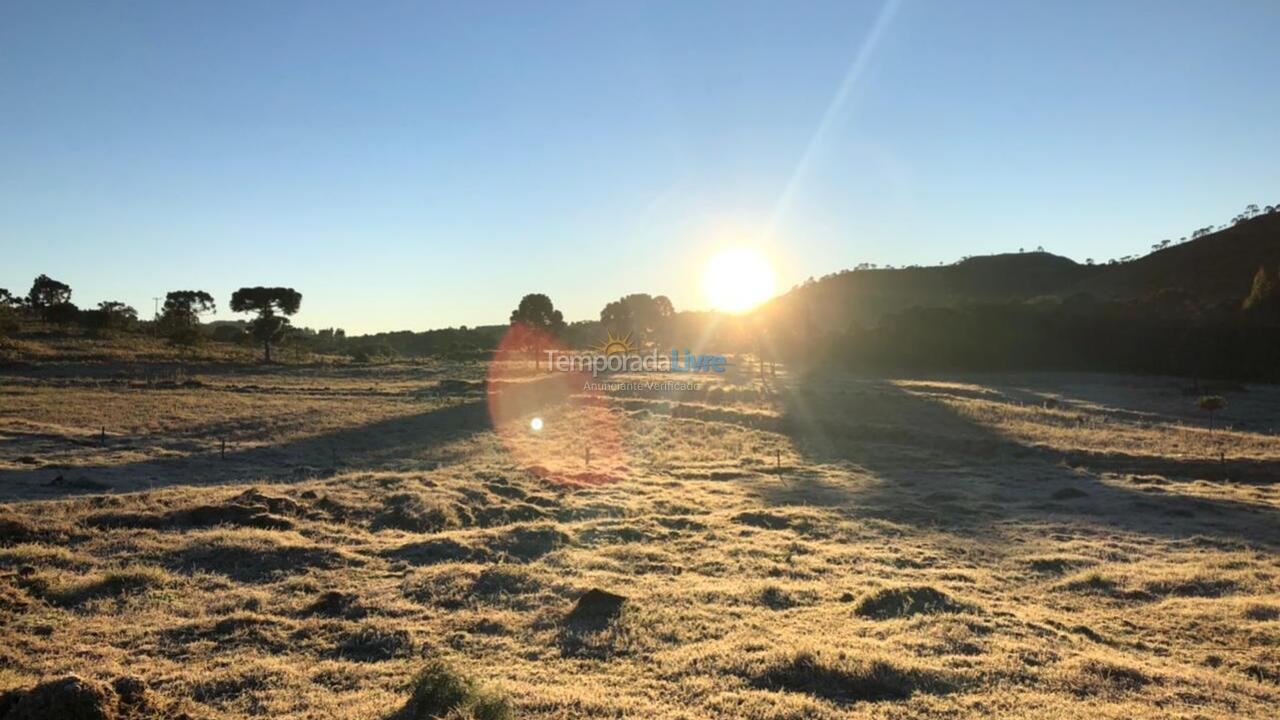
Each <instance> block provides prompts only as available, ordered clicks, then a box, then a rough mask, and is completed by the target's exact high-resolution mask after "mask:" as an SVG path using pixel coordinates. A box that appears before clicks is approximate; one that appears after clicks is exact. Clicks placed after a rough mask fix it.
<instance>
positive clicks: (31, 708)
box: [0, 675, 158, 720]
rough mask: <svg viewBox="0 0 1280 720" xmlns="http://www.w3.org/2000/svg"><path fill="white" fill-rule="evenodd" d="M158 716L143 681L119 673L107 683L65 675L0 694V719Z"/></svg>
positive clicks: (106, 719) (115, 719)
mask: <svg viewBox="0 0 1280 720" xmlns="http://www.w3.org/2000/svg"><path fill="white" fill-rule="evenodd" d="M150 717H158V715H157V708H156V701H155V698H154V696H153V695H152V694H151V691H150V690H149V689H148V688H147V686H146V684H145V683H144V682H142V681H141V680H139V679H137V678H133V677H119V678H116V679H115V680H114V681H112V682H111V683H110V684H107V683H103V682H98V681H95V680H88V679H85V678H81V677H78V676H76V675H68V676H66V677H63V678H59V679H57V680H51V681H49V682H46V683H43V684H40V685H37V686H35V687H34V688H32V689H30V690H26V691H22V690H18V691H11V692H8V693H5V694H4V695H3V696H0V720H50V719H51V718H58V720H128V719H134V718H150Z"/></svg>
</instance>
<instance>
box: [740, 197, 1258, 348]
mask: <svg viewBox="0 0 1280 720" xmlns="http://www.w3.org/2000/svg"><path fill="white" fill-rule="evenodd" d="M1262 266H1266V267H1268V268H1276V267H1280V213H1277V212H1272V213H1268V214H1265V215H1259V216H1257V217H1254V218H1251V219H1247V220H1241V221H1239V222H1237V223H1235V224H1233V225H1232V226H1230V227H1228V228H1226V229H1223V230H1220V231H1218V232H1216V233H1211V234H1207V235H1205V236H1203V237H1200V238H1197V239H1194V240H1191V241H1188V242H1185V243H1181V244H1178V245H1174V246H1172V247H1168V248H1165V249H1163V250H1159V251H1156V252H1153V253H1151V254H1149V255H1146V256H1144V257H1141V258H1137V259H1135V260H1130V261H1127V262H1119V263H1110V264H1107V265H1096V266H1095V265H1081V264H1080V263H1077V262H1075V261H1073V260H1071V259H1070V258H1066V257H1061V256H1059V255H1053V254H1051V253H1047V252H1029V253H1008V254H1002V255H988V256H982V257H973V258H967V259H965V260H963V261H961V262H958V263H955V264H953V265H946V266H939V267H911V268H900V269H893V268H885V269H857V270H846V271H843V272H839V273H835V274H833V275H828V276H826V277H823V278H822V279H820V280H816V281H810V282H807V283H805V284H803V285H800V286H797V287H796V288H794V289H792V290H791V291H790V292H788V293H786V294H784V295H782V296H780V297H778V298H777V299H775V300H774V301H772V302H770V303H769V304H767V305H766V306H764V308H762V309H761V311H760V314H761V315H762V316H763V317H765V318H790V319H792V320H793V321H794V319H796V318H800V319H801V321H807V322H808V323H811V324H813V325H816V326H818V327H821V328H823V329H825V330H828V331H840V330H845V329H847V328H849V327H850V326H851V325H864V326H865V325H874V324H876V323H877V322H878V321H879V319H880V318H881V317H882V316H884V315H885V314H888V313H894V312H899V311H901V310H905V309H907V308H911V307H916V306H924V307H931V306H932V307H942V306H956V305H964V304H968V303H984V302H1004V301H1011V300H1014V301H1016V300H1029V299H1032V298H1035V297H1039V296H1058V297H1067V296H1071V295H1076V294H1080V293H1087V294H1090V295H1094V296H1095V297H1097V298H1099V299H1139V298H1144V297H1147V296H1149V295H1151V294H1153V293H1156V292H1158V291H1160V290H1164V289H1180V290H1183V291H1186V292H1187V293H1189V294H1190V296H1191V298H1192V299H1193V300H1194V301H1196V302H1198V303H1200V304H1201V305H1206V306H1208V305H1218V304H1222V303H1226V304H1229V305H1238V303H1239V302H1240V301H1241V300H1242V299H1243V298H1244V296H1245V295H1246V294H1247V293H1248V291H1249V286H1250V282H1251V280H1252V278H1253V274H1254V273H1255V272H1257V270H1258V268H1259V267H1262Z"/></svg>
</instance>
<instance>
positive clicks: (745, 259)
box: [702, 248, 774, 313]
mask: <svg viewBox="0 0 1280 720" xmlns="http://www.w3.org/2000/svg"><path fill="white" fill-rule="evenodd" d="M702 291H703V292H704V293H706V295H707V300H709V301H710V302H711V306H712V307H713V308H715V309H716V310H721V311H723V312H728V313H742V312H746V311H748V310H750V309H752V308H754V307H755V306H757V305H759V304H760V303H762V302H764V301H765V300H768V299H769V298H771V297H773V292H774V277H773V268H771V267H769V263H768V261H766V260H765V259H764V258H763V257H761V256H760V253H757V252H756V251H754V250H750V249H748V248H733V249H731V250H724V251H722V252H720V253H719V254H717V255H716V256H715V257H712V258H711V261H710V262H708V263H707V269H706V272H704V273H703V275H702Z"/></svg>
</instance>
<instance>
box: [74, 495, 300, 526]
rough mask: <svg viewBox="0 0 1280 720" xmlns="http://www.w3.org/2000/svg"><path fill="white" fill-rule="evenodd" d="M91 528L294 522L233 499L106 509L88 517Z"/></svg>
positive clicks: (270, 524)
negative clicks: (155, 508)
mask: <svg viewBox="0 0 1280 720" xmlns="http://www.w3.org/2000/svg"><path fill="white" fill-rule="evenodd" d="M85 524H86V525H89V526H91V527H96V528H102V529H111V528H141V529H150V530H160V529H164V528H170V529H181V528H209V527H217V526H219V525H232V526H236V527H250V528H259V529H262V530H292V529H294V527H295V525H294V522H293V521H292V520H290V519H289V518H287V517H283V516H280V515H276V514H273V513H272V512H271V509H270V507H269V506H268V505H246V504H242V503H240V502H236V501H232V502H228V503H224V504H220V505H197V506H195V507H191V508H183V509H180V510H173V511H170V512H167V513H137V512H106V513H98V514H96V515H92V516H90V517H88V518H86V519H85Z"/></svg>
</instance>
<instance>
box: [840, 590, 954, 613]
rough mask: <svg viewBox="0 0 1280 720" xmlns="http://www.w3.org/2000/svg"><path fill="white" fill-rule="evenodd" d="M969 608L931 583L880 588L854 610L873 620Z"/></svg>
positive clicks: (865, 597)
mask: <svg viewBox="0 0 1280 720" xmlns="http://www.w3.org/2000/svg"><path fill="white" fill-rule="evenodd" d="M964 609H965V606H964V605H963V604H961V603H958V602H956V601H955V600H953V599H951V597H950V596H949V595H947V594H946V593H944V592H942V591H941V590H935V589H934V588H931V587H929V586H927V585H920V586H913V587H896V588H884V589H881V590H876V591H874V592H871V593H869V594H867V595H865V596H863V598H862V599H861V600H859V601H858V605H857V607H855V608H854V612H855V613H857V614H858V615H861V616H862V617H865V618H871V619H873V620H889V619H892V618H903V617H910V616H912V615H922V614H931V613H953V612H960V611H962V610H964Z"/></svg>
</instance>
